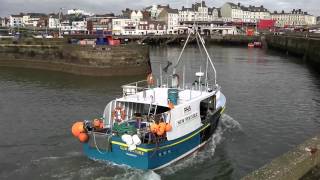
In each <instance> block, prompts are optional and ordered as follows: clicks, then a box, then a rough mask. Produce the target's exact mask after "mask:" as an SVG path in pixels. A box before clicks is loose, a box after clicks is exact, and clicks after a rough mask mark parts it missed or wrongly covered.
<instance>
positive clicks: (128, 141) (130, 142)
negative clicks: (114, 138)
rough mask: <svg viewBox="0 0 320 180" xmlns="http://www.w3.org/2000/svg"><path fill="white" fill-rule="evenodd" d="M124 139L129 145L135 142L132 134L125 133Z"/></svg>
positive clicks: (122, 137)
mask: <svg viewBox="0 0 320 180" xmlns="http://www.w3.org/2000/svg"><path fill="white" fill-rule="evenodd" d="M121 139H122V141H124V142H125V143H126V144H127V145H132V144H133V140H132V136H130V135H128V134H124V135H122V136H121Z"/></svg>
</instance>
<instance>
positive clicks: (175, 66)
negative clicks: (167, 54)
mask: <svg viewBox="0 0 320 180" xmlns="http://www.w3.org/2000/svg"><path fill="white" fill-rule="evenodd" d="M191 33H192V32H191V31H190V32H189V35H188V37H187V40H186V42H185V43H184V45H183V48H182V51H181V52H180V55H179V57H178V60H177V62H176V64H175V65H174V66H173V74H175V73H176V68H177V66H178V64H179V62H180V60H181V56H182V54H183V51H184V49H185V48H186V46H187V44H188V41H189V39H190V35H191Z"/></svg>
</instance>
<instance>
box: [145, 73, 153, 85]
mask: <svg viewBox="0 0 320 180" xmlns="http://www.w3.org/2000/svg"><path fill="white" fill-rule="evenodd" d="M147 83H148V85H154V77H153V75H152V73H150V74H149V75H148V76H147Z"/></svg>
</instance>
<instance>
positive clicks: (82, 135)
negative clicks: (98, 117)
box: [78, 132, 89, 143]
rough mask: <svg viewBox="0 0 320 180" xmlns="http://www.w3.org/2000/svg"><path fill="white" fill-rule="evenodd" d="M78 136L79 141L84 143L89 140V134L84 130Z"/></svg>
mask: <svg viewBox="0 0 320 180" xmlns="http://www.w3.org/2000/svg"><path fill="white" fill-rule="evenodd" d="M78 138H79V141H80V142H82V143H84V142H87V141H88V140H89V136H88V134H87V133H83V132H82V133H80V134H79V136H78Z"/></svg>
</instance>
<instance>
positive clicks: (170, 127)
mask: <svg viewBox="0 0 320 180" xmlns="http://www.w3.org/2000/svg"><path fill="white" fill-rule="evenodd" d="M171 130H172V126H171V124H169V123H167V124H166V132H170V131H171Z"/></svg>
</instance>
